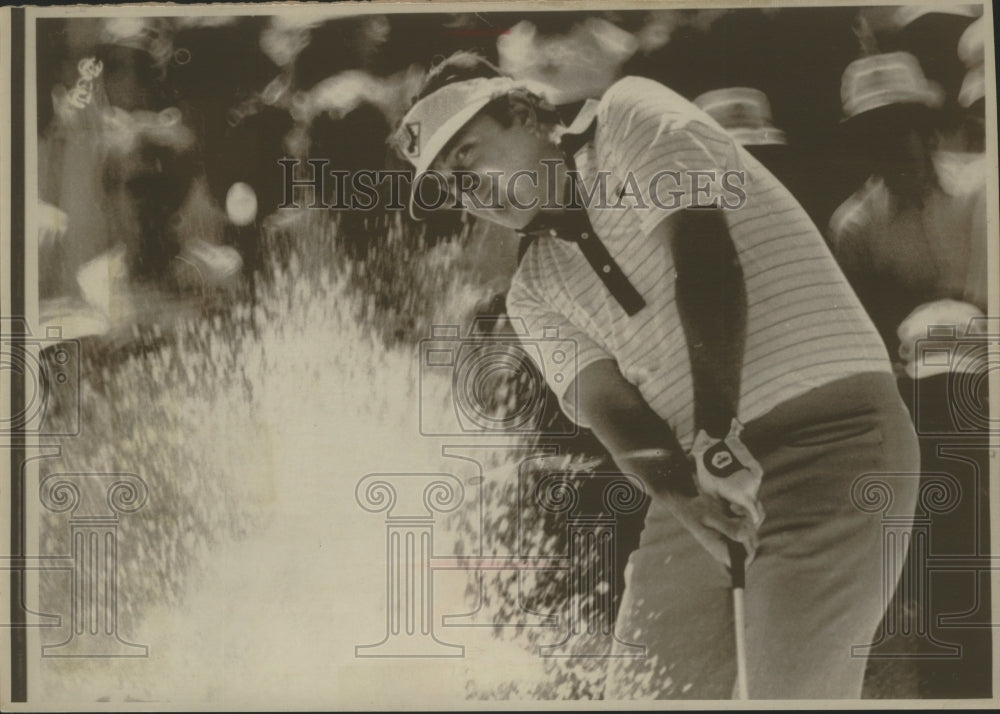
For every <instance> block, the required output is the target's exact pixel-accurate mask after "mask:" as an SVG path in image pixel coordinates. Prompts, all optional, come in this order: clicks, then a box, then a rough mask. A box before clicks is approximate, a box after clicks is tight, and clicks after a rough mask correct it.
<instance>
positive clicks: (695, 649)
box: [605, 374, 919, 699]
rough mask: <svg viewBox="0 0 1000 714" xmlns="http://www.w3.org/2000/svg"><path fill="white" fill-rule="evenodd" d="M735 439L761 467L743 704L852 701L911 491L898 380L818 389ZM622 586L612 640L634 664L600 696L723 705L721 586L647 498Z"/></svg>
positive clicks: (731, 643)
mask: <svg viewBox="0 0 1000 714" xmlns="http://www.w3.org/2000/svg"><path fill="white" fill-rule="evenodd" d="M743 440H744V442H745V443H746V444H747V445H748V447H749V448H750V450H751V453H753V454H754V456H755V457H756V458H757V459H758V461H760V463H761V465H762V466H763V469H764V478H763V482H762V484H761V491H760V498H761V501H762V503H763V506H764V510H765V512H766V518H765V520H764V523H763V525H762V526H761V529H760V531H759V534H760V547H759V549H758V551H757V554H756V558H755V560H754V561H753V562H752V563H751V564H750V566H749V568H748V571H747V585H746V594H745V600H746V634H747V659H748V670H749V690H750V696H751V697H752V698H763V699H782V698H796V699H799V698H801V699H806V698H848V699H855V698H858V697H860V695H861V685H862V680H863V678H864V671H865V663H866V657H865V650H864V646H865V645H867V644H869V643H871V642H872V641H873V639H874V638H875V636H876V630H877V629H878V626H879V623H880V621H881V618H882V615H883V613H884V612H885V609H886V606H887V603H888V598H889V597H890V596H891V593H892V590H893V589H894V587H895V583H896V581H897V579H898V576H899V569H900V567H901V566H902V562H903V559H902V558H901V557H899V556H898V553H899V547H898V546H899V544H900V542H901V541H902V542H905V538H906V535H907V534H908V526H907V522H908V519H909V518H910V517H911V516H912V514H913V510H914V507H915V504H916V494H917V488H918V482H919V450H918V446H917V440H916V436H915V434H914V431H913V427H912V425H911V422H910V418H909V414H908V413H907V411H906V408H905V406H904V405H903V403H902V401H901V399H900V397H899V393H898V391H897V389H896V383H895V380H894V378H893V377H892V376H891V375H889V374H884V375H883V374H863V375H856V376H853V377H850V378H845V379H842V380H838V381H836V382H834V383H831V384H829V385H826V386H823V387H819V388H816V389H814V390H812V391H810V392H807V393H806V394H805V395H803V396H801V397H798V398H796V399H794V400H790V401H788V402H785V403H783V404H781V405H779V406H778V407H776V408H775V409H773V410H772V411H770V412H768V413H767V414H765V415H764V416H762V417H760V418H758V419H755V420H753V421H751V422H750V423H748V424H747V425H746V429H745V431H744V433H743ZM903 548H904V551H905V545H903ZM886 553H888V555H886ZM893 553H896V555H893ZM625 579H626V585H625V592H624V595H623V597H622V603H621V608H620V610H619V614H618V619H617V623H616V629H615V636H616V638H617V640H618V641H619V642H622V643H629V644H639V645H643V646H645V648H646V649H645V656H644V657H631V658H612V659H611V660H610V661H609V671H608V679H607V686H606V691H605V696H606V697H607V698H611V699H631V698H674V697H677V698H699V699H728V698H730V697H731V696H732V693H733V683H734V680H735V676H736V662H735V638H734V633H733V615H732V601H731V593H730V579H729V575H728V573H727V571H726V570H725V568H724V567H723V566H722V565H720V564H719V563H718V562H717V561H715V560H714V559H713V558H712V557H711V556H709V555H708V553H707V552H706V551H705V550H704V549H703V548H702V547H701V546H700V545H699V544H698V543H697V542H696V541H695V540H694V538H692V537H691V535H690V534H689V533H688V532H687V531H686V530H685V528H684V527H683V526H682V525H680V523H678V522H677V520H676V519H675V518H674V517H673V516H671V515H670V513H669V512H668V511H667V510H666V509H665V507H664V506H663V505H662V503H659V502H657V501H656V500H655V499H654V502H653V503H652V504H651V506H650V509H649V512H648V515H647V516H646V521H645V525H644V528H643V532H642V536H641V539H640V544H639V547H638V549H637V550H636V551H635V552H633V553H632V556H631V557H630V558H629V562H628V566H627V568H626V575H625ZM624 651H625V650H624V649H619V650H616V652H624Z"/></svg>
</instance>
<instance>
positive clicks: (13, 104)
mask: <svg viewBox="0 0 1000 714" xmlns="http://www.w3.org/2000/svg"><path fill="white" fill-rule="evenodd" d="M10 21H11V22H10V55H11V57H10V182H9V184H8V185H9V186H10V283H9V284H10V307H11V314H10V317H13V318H22V317H24V316H25V315H26V312H25V295H26V293H25V285H24V257H25V252H24V222H25V216H24V197H25V192H24V188H25V187H24V142H25V139H26V136H25V131H24V129H25V122H24V109H25V107H24V99H25V98H24V70H25V51H26V48H25V41H24V30H25V17H24V8H23V7H15V8H11V11H10ZM7 324H8V326H9V328H8V329H10V328H14V329H11V334H10V335H9V338H10V341H11V349H12V350H14V351H17V350H18V349H23V348H24V347H23V346H24V335H23V333H22V334H19V333H20V332H21V331H20V330H18V329H16V328H15V320H10V321H8V322H7ZM10 374H11V385H10V413H11V414H12V415H14V414H21V413H23V412H24V380H23V379H18V378H17V375H16V374H15V373H14V372H11V373H10ZM24 426H25V425H24V423H23V421H22V420H20V419H14V420H13V422H12V423H11V427H12V429H11V435H10V438H11V449H10V552H11V555H12V556H14V559H13V560H12V562H11V566H12V567H11V571H10V590H9V592H10V624H11V629H10V670H11V672H10V675H11V676H10V694H11V701H12V702H27V701H28V658H27V654H28V641H27V635H28V630H27V628H26V624H27V620H26V618H25V615H26V613H25V611H24V608H22V607H21V604H22V602H23V594H24V589H23V588H24V580H23V575H24V572H23V570H22V569H19V567H20V568H23V567H24V561H23V559H19V558H18V556H23V555H24V547H25V537H26V535H27V531H26V529H25V501H24V482H23V480H22V468H23V466H24V461H25V458H26V453H25V448H24Z"/></svg>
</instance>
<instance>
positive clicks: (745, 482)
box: [691, 419, 764, 527]
mask: <svg viewBox="0 0 1000 714" xmlns="http://www.w3.org/2000/svg"><path fill="white" fill-rule="evenodd" d="M742 430H743V426H742V425H741V424H740V423H739V422H738V421H736V420H735V419H734V420H733V422H732V425H731V427H730V430H729V433H728V434H727V435H726V436H725V437H724V438H722V439H713V438H712V437H710V436H708V434H706V433H705V432H704V430H702V431H699V432H698V434H697V435H696V436H695V440H694V445H693V446H692V447H691V457H692V459H693V460H694V465H695V481H696V483H697V485H698V491H699V492H700V493H702V494H704V495H706V496H712V497H714V498H715V499H717V500H718V501H721V502H723V503H725V504H728V506H729V508H730V509H732V512H733V513H735V514H737V515H744V516H746V517H747V518H749V519H750V521H751V522H752V523H753V525H754V526H755V527H757V526H760V524H761V522H762V521H763V520H764V508H763V506H762V505H761V503H760V500H759V499H758V498H757V492H758V491H759V490H760V482H761V479H762V478H763V475H764V470H763V469H762V468H761V465H760V463H758V461H757V459H755V458H754V457H753V455H752V454H751V453H750V451H749V450H748V449H747V448H746V446H745V445H744V444H743V442H742V441H740V432H741V431H742Z"/></svg>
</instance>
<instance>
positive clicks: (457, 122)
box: [397, 55, 918, 699]
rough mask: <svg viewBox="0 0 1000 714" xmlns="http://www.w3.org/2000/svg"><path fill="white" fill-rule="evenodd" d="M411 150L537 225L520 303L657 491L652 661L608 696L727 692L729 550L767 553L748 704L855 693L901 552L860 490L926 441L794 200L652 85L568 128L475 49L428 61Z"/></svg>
mask: <svg viewBox="0 0 1000 714" xmlns="http://www.w3.org/2000/svg"><path fill="white" fill-rule="evenodd" d="M397 146H398V148H399V150H400V152H401V154H402V155H403V156H404V157H406V158H407V159H408V160H409V161H410V162H411V164H412V165H413V167H414V169H415V175H416V176H417V180H418V182H419V177H420V176H421V175H422V174H424V173H425V172H427V171H436V172H439V174H435V176H437V175H440V176H443V177H444V179H445V180H446V181H447V182H448V183H450V184H451V185H452V186H453V189H454V191H455V195H456V196H457V197H458V198H459V199H460V203H462V205H464V206H465V208H466V210H469V211H470V212H471V213H473V214H474V215H475V216H477V217H479V218H483V219H485V220H488V221H493V222H495V223H498V224H501V225H504V226H508V227H510V228H514V229H518V230H521V231H522V232H523V233H524V234H525V236H526V242H527V249H526V251H525V252H524V254H523V259H522V261H521V263H520V265H519V268H518V270H517V273H516V274H515V276H514V278H513V282H512V285H511V289H510V291H509V294H508V300H507V309H508V312H509V313H510V314H511V315H512V316H515V317H519V318H522V319H523V320H524V321H525V323H526V325H527V326H528V328H529V329H530V331H531V334H532V336H533V337H536V336H537V337H541V336H542V335H543V334H544V330H552V329H555V330H558V336H559V339H561V340H565V339H571V340H573V341H575V344H576V349H577V359H576V363H575V368H571V367H569V366H568V363H569V362H571V361H567V360H561V361H560V360H559V356H558V355H556V354H552V355H549V354H546V353H545V350H541V352H542V356H541V357H540V358H539V359H540V360H541V363H540V364H539V367H540V368H541V370H542V371H543V373H544V374H545V377H546V380H547V381H548V383H549V385H550V387H551V388H552V390H553V391H554V392H555V393H556V394H557V395H558V396H559V399H560V403H561V405H562V407H563V409H564V411H565V412H566V413H567V415H569V416H570V417H571V418H573V419H575V420H576V421H577V422H578V423H579V424H580V425H582V426H584V427H587V428H589V429H591V430H593V432H594V433H595V434H596V435H597V436H598V438H600V440H601V441H602V443H603V444H604V445H605V447H606V448H607V449H608V451H609V452H610V453H611V455H612V456H613V457H614V459H615V461H616V463H617V465H618V466H619V468H621V469H622V471H625V472H629V473H634V474H636V475H638V476H640V477H642V478H643V479H644V481H645V482H646V484H647V485H648V487H649V489H650V491H651V493H652V503H651V506H650V508H649V512H648V515H647V518H646V522H645V526H644V530H643V533H642V538H641V542H640V545H639V547H638V549H637V550H636V551H635V552H634V553H633V554H632V556H631V558H630V560H629V564H628V567H627V570H626V590H625V593H624V596H623V601H622V603H621V608H620V611H619V615H618V619H617V623H616V633H615V634H616V638H617V639H618V640H619V641H622V642H628V643H636V644H641V645H644V646H645V648H646V650H645V652H646V654H645V657H643V658H621V659H615V658H612V659H610V660H609V662H610V670H609V672H608V679H607V686H606V692H605V696H606V697H607V698H609V699H622V698H673V697H689V698H727V697H729V696H731V694H732V692H733V684H734V677H735V657H734V633H733V624H732V618H731V614H730V613H731V609H730V603H729V585H730V578H729V574H728V573H727V566H729V564H730V563H729V555H728V548H727V544H728V542H729V541H731V540H732V541H738V542H740V543H742V544H743V545H744V546H745V547H746V548H747V550H748V551H749V552H750V553H751V559H750V561H749V567H748V570H747V573H746V578H747V580H746V621H747V630H746V639H747V654H748V660H749V694H750V696H751V697H753V698H831V697H835V698H857V697H859V696H860V694H861V685H862V679H863V674H864V670H865V662H864V659H863V658H857V657H852V651H851V647H852V645H863V644H866V643H868V642H871V640H872V637H873V634H874V632H875V630H876V628H877V626H878V623H879V621H880V618H881V617H882V614H883V612H884V608H885V604H886V603H885V602H884V598H883V592H882V587H883V586H882V584H883V571H884V569H885V568H891V569H892V572H890V573H889V574H888V575H889V578H890V579H894V578H896V577H897V576H898V570H897V569H898V564H896V563H891V564H883V562H882V537H881V522H880V517H879V516H878V515H877V514H874V515H873V514H870V513H863V512H862V511H861V510H859V509H858V508H857V507H856V506H855V505H854V503H853V502H852V500H851V488H852V484H853V483H854V482H855V480H856V479H857V478H858V477H859V476H861V475H863V474H869V473H878V472H892V473H899V472H914V473H916V472H917V470H918V453H917V444H916V439H915V436H914V433H913V428H912V426H911V425H910V421H909V417H908V415H907V412H906V410H905V407H904V406H903V404H902V403H901V400H900V397H899V394H898V392H897V391H896V386H895V381H894V378H893V374H892V370H891V367H890V363H889V359H888V356H887V353H886V350H885V347H884V346H883V345H882V342H881V340H880V339H879V335H878V332H877V331H876V330H875V328H874V327H873V325H872V323H871V321H870V319H869V318H868V317H867V315H866V314H865V311H864V309H863V308H862V306H861V305H860V304H859V302H858V300H857V298H856V297H855V295H854V293H853V292H852V291H851V288H850V287H849V285H848V283H847V282H846V280H845V278H844V277H843V275H842V273H841V272H840V270H839V268H838V267H837V264H836V262H835V261H834V259H833V258H832V256H831V255H830V253H829V251H828V249H827V248H826V245H825V243H824V241H823V239H822V237H821V236H820V234H819V232H818V231H817V229H816V227H815V226H814V225H813V223H812V222H811V221H810V220H809V218H808V216H807V215H806V213H805V212H804V211H803V209H802V208H801V207H800V206H799V205H798V204H797V203H796V202H795V200H794V199H793V198H792V196H791V194H790V193H789V192H788V191H787V190H786V189H785V188H784V187H783V186H782V185H781V184H780V183H778V181H777V180H776V179H775V178H774V177H773V176H772V175H771V174H770V173H769V172H768V171H767V170H766V169H764V168H763V167H762V166H761V164H760V163H759V162H757V161H756V160H755V159H754V158H753V157H752V156H751V155H750V154H749V153H747V152H746V151H745V150H744V149H742V148H741V147H739V146H738V145H737V144H736V143H735V142H734V141H733V139H732V138H731V137H730V136H729V135H728V134H727V133H726V132H725V131H724V130H723V129H722V128H721V127H720V126H719V125H718V124H717V123H716V122H715V121H714V120H713V119H711V118H710V117H709V116H708V115H707V114H705V113H704V112H702V111H701V110H699V109H698V108H697V107H696V106H694V105H693V104H691V103H690V102H688V101H686V100H685V99H683V98H682V97H680V96H679V95H677V94H676V93H674V92H673V91H671V90H669V89H668V88H666V87H664V86H662V85H660V84H658V83H656V82H653V81H650V80H647V79H642V78H638V77H625V78H623V79H621V80H619V81H617V82H616V83H615V84H613V85H612V86H611V87H610V88H609V89H608V90H607V91H606V92H605V93H604V95H603V96H602V97H601V99H600V100H599V101H597V100H594V101H589V102H587V103H586V104H585V105H584V106H583V108H582V109H581V110H580V112H579V114H578V115H577V117H576V119H575V120H574V121H573V122H572V123H571V124H570V125H569V126H564V125H562V124H560V123H559V121H558V119H557V118H556V115H555V113H554V112H553V111H552V109H551V107H550V106H549V105H548V104H547V103H546V102H545V101H544V100H543V99H542V98H541V97H539V96H538V95H537V94H535V93H534V92H532V91H531V88H530V87H529V86H525V85H524V84H523V83H521V82H518V81H515V80H512V79H511V78H509V77H505V76H501V75H500V74H499V73H498V72H497V71H496V70H495V69H493V68H492V67H491V66H490V65H489V64H488V63H486V62H484V61H481V60H475V59H472V58H470V57H469V56H468V55H463V56H453V57H451V58H449V59H447V60H445V61H444V62H442V63H441V64H440V65H438V66H437V67H435V68H434V69H433V70H432V71H431V73H430V74H429V75H428V77H427V80H426V82H425V86H424V88H423V90H422V91H421V93H420V94H419V95H418V97H417V100H416V101H415V103H414V105H413V106H412V107H411V109H410V111H409V112H408V113H407V115H406V116H405V117H404V118H403V120H402V123H401V126H400V129H399V133H398V142H397ZM571 170H575V171H576V172H577V173H576V174H574V173H571ZM533 175H537V176H538V180H537V181H531V180H530V177H531V176H533ZM470 176H471V177H472V178H473V179H476V180H475V181H471V182H470V181H469V179H470ZM602 176H603V177H604V178H605V179H606V189H607V190H606V192H604V193H606V196H602V195H601V194H602V190H601V181H600V179H601V177H602ZM498 181H499V184H500V185H499V190H498V189H497V182H498ZM470 186H474V188H471V189H470V190H468V191H464V192H463V189H464V188H468V187H470ZM589 194H593V195H589ZM574 198H576V199H579V200H577V201H574V200H573V199H574ZM605 198H606V200H605ZM580 205H582V206H583V207H582V208H579V207H574V206H580ZM727 246H728V247H727ZM698 266H700V267H698ZM734 276H735V277H737V278H738V281H736V282H734V281H733V280H732V278H733V277H734ZM713 281H719V282H717V283H716V284H715V285H713V284H712V283H713ZM681 295H683V296H684V302H685V305H684V309H683V310H682V309H680V303H679V299H678V298H679V297H680V296H681ZM699 295H700V296H701V299H697V297H698V296H699ZM692 296H695V298H696V299H692ZM721 328H724V329H721ZM549 334H551V332H550V333H549ZM692 336H694V339H692ZM741 425H742V427H741ZM741 428H742V431H741ZM720 452H723V458H721V460H720V459H717V458H716V457H718V456H719V454H720ZM705 454H713V458H712V459H710V460H709V459H707V458H705V457H704V455H705ZM727 466H730V467H735V470H734V469H733V468H726V467H727ZM719 467H721V469H720V468H719ZM720 470H721V473H720ZM915 487H916V482H915V481H914V488H913V490H912V491H907V490H905V489H898V488H897V490H896V492H895V493H894V497H895V499H896V500H895V505H896V508H901V509H904V511H905V509H907V508H909V509H911V510H912V508H913V506H914V505H915V494H916V488H915Z"/></svg>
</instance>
